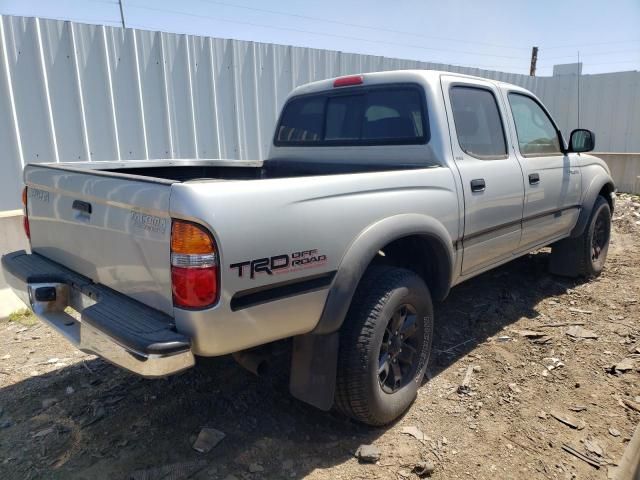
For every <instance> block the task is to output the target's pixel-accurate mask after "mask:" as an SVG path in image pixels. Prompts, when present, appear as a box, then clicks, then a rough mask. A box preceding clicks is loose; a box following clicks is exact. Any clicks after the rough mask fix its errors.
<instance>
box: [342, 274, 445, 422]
mask: <svg viewBox="0 0 640 480" xmlns="http://www.w3.org/2000/svg"><path fill="white" fill-rule="evenodd" d="M403 311H404V314H405V320H404V323H402V320H401V318H402V314H403ZM392 317H393V318H392ZM398 325H403V327H404V328H403V327H400V328H399V330H398V331H399V332H400V333H399V334H398V335H395V331H392V330H394V329H393V328H392V327H394V326H396V327H397V326H398ZM412 325H413V326H414V327H412ZM402 331H404V332H406V333H407V335H406V336H403V337H400V335H402ZM410 332H413V333H410ZM432 337H433V305H432V302H431V295H430V293H429V289H428V288H427V286H426V285H425V283H424V281H423V280H422V279H421V278H420V277H419V276H418V275H416V274H415V273H413V272H411V271H410V270H405V269H401V268H394V267H387V266H372V267H370V268H369V269H368V270H367V271H366V272H365V274H364V276H363V278H362V280H361V281H360V284H359V285H358V288H357V289H356V293H355V295H354V297H353V301H352V303H351V307H350V308H349V312H348V313H347V318H346V319H345V322H344V324H343V326H342V328H341V330H340V347H339V354H338V372H337V382H336V396H335V399H336V400H335V407H336V409H337V410H338V411H339V412H341V413H343V414H344V415H347V416H349V417H351V418H353V419H355V420H357V421H359V422H362V423H365V424H368V425H374V426H380V425H385V424H387V423H389V422H392V421H393V420H395V419H396V418H398V417H399V416H400V415H402V413H404V412H405V411H406V410H407V409H408V408H409V406H410V405H411V404H412V403H413V401H414V399H415V398H416V394H417V391H418V387H419V386H420V385H421V383H422V379H423V377H424V373H425V371H426V369H427V363H428V361H429V355H430V353H431V341H432ZM403 342H404V343H403ZM402 349H403V350H402ZM402 352H404V353H402ZM385 359H386V362H385V361H384V360H385ZM393 359H395V360H396V362H393ZM381 364H383V365H386V368H384V369H383V371H382V373H379V366H380V365H381ZM394 365H395V366H394ZM398 371H399V372H400V375H399V376H398V375H397V374H396V373H397V372H398ZM385 372H386V375H385ZM398 377H400V380H399V381H396V380H397V378H398Z"/></svg>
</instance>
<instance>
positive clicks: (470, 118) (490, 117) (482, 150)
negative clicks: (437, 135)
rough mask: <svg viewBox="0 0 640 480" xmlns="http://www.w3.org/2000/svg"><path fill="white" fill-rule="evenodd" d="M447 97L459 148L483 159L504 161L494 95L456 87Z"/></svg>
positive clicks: (504, 145)
mask: <svg viewBox="0 0 640 480" xmlns="http://www.w3.org/2000/svg"><path fill="white" fill-rule="evenodd" d="M449 95H450V98H451V108H452V109H453V121H454V123H455V126H456V134H457V136H458V143H459V144H460V148H461V149H462V150H463V151H464V152H465V153H467V154H469V155H471V156H473V157H476V158H480V159H483V160H485V159H486V160H491V159H499V158H507V142H506V140H505V135H504V127H503V125H502V118H501V117H500V110H499V109H498V103H497V102H496V98H495V96H494V95H493V93H492V92H491V91H489V90H486V89H484V88H476V87H460V86H457V87H452V88H451V91H450V94H449Z"/></svg>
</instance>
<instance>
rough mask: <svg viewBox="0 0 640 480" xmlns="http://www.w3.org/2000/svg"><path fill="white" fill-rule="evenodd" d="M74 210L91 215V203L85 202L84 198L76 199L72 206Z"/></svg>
mask: <svg viewBox="0 0 640 480" xmlns="http://www.w3.org/2000/svg"><path fill="white" fill-rule="evenodd" d="M71 208H73V209H74V210H78V211H80V212H83V213H86V214H88V215H91V204H90V203H89V202H83V201H82V200H74V201H73V205H72V206H71Z"/></svg>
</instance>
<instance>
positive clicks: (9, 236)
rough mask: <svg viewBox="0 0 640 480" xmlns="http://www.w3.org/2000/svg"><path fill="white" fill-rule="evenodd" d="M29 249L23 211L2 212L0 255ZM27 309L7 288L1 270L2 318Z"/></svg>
mask: <svg viewBox="0 0 640 480" xmlns="http://www.w3.org/2000/svg"><path fill="white" fill-rule="evenodd" d="M27 248H29V242H28V241H27V237H26V236H25V234H24V230H23V228H22V211H21V210H17V211H10V212H0V255H4V254H5V253H8V252H14V251H16V250H25V249H27ZM22 308H25V305H24V304H23V303H22V301H20V300H19V299H18V297H16V296H15V295H14V294H13V292H12V291H11V289H9V288H8V287H7V283H6V281H5V279H4V276H3V273H2V269H0V318H4V317H6V316H8V315H9V314H10V313H11V312H15V311H16V310H20V309H22Z"/></svg>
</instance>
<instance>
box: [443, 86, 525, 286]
mask: <svg viewBox="0 0 640 480" xmlns="http://www.w3.org/2000/svg"><path fill="white" fill-rule="evenodd" d="M442 88H443V93H444V99H445V105H446V108H447V117H448V122H449V131H450V134H451V144H452V149H453V155H454V159H455V165H456V167H457V169H458V172H459V173H460V177H461V179H462V186H463V193H464V210H465V215H464V236H463V239H462V242H463V248H464V253H463V261H462V275H468V274H472V273H474V272H475V271H478V270H481V269H482V268H484V267H486V266H489V265H491V264H493V263H496V262H499V261H500V260H502V259H504V258H506V257H509V256H510V255H511V253H512V252H513V251H514V250H515V249H516V248H517V246H518V245H519V243H520V235H521V221H522V205H523V198H524V186H523V176H522V169H521V167H520V164H519V163H518V160H517V158H516V157H515V155H514V154H513V152H512V149H510V148H509V142H508V136H507V132H506V128H507V127H506V123H505V121H504V118H505V115H504V112H503V109H502V108H501V100H500V96H499V92H498V89H497V88H496V87H495V85H494V84H492V83H491V82H488V81H482V80H475V79H466V78H462V77H455V76H443V77H442Z"/></svg>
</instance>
